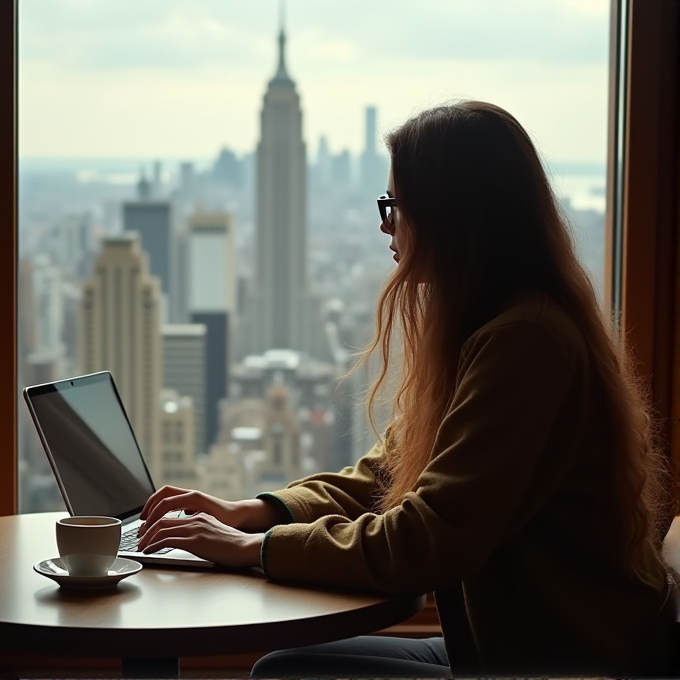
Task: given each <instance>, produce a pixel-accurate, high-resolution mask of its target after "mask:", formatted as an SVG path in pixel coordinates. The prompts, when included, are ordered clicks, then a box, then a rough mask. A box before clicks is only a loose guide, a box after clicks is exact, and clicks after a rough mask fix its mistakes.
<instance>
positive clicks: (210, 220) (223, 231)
mask: <svg viewBox="0 0 680 680" xmlns="http://www.w3.org/2000/svg"><path fill="white" fill-rule="evenodd" d="M188 245H189V247H188V255H189V257H188V281H189V291H188V293H189V295H188V297H189V318H190V321H191V323H192V324H203V325H204V326H205V328H206V334H205V377H204V385H205V400H204V402H203V403H204V405H205V408H204V411H203V413H202V416H203V417H204V418H205V421H204V424H203V426H202V431H203V432H204V435H203V437H204V444H205V447H206V448H209V447H210V444H212V443H213V442H215V441H216V439H217V431H218V418H217V408H218V404H219V401H220V399H223V398H225V397H226V396H227V394H228V371H229V361H230V355H231V353H232V349H231V347H230V344H231V335H232V328H233V327H234V326H235V325H236V310H237V285H236V282H237V277H236V266H235V247H236V246H235V243H234V230H233V225H232V220H231V215H229V214H228V213H196V214H195V215H193V216H192V217H191V218H190V220H189V244H188ZM197 417H198V414H197ZM202 452H205V450H204V451H202Z"/></svg>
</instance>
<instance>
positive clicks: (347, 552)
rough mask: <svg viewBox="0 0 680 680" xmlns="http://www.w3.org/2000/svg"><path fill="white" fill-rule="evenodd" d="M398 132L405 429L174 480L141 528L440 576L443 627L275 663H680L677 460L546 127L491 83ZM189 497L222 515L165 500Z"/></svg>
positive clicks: (303, 569) (310, 565)
mask: <svg viewBox="0 0 680 680" xmlns="http://www.w3.org/2000/svg"><path fill="white" fill-rule="evenodd" d="M387 143H388V147H389V150H390V155H391V162H392V165H391V171H390V178H389V184H388V194H387V196H385V197H381V199H379V201H378V204H379V209H380V211H381V220H382V224H381V229H382V230H383V231H384V232H385V233H386V234H389V235H390V236H391V243H390V248H391V250H393V251H394V259H395V260H396V261H397V262H398V267H397V268H396V269H395V271H394V273H393V274H392V276H391V277H390V279H389V280H388V282H387V284H386V287H385V290H384V292H383V294H382V297H381V300H380V303H379V307H378V320H377V334H376V338H375V341H374V343H373V345H372V347H371V348H370V349H369V350H368V352H367V354H370V353H371V352H372V351H373V350H376V349H379V350H381V352H382V361H383V364H382V365H383V370H382V373H381V375H380V377H379V380H378V383H377V385H376V386H375V387H374V390H373V392H372V396H371V406H372V404H373V401H374V399H375V397H376V392H377V390H378V388H379V387H380V386H381V385H382V384H383V383H385V378H386V377H387V374H388V372H389V371H388V366H389V365H391V364H390V358H391V356H392V354H393V349H392V345H393V339H394V338H395V336H396V334H397V333H398V334H399V338H400V343H401V346H402V355H401V356H402V363H401V375H400V380H401V382H400V383H399V388H398V391H397V394H396V397H395V399H394V410H393V417H392V420H391V424H390V426H389V427H388V430H387V433H386V435H385V437H384V438H379V442H378V443H377V444H376V446H375V447H374V448H373V449H372V450H371V451H370V452H369V453H368V454H367V455H366V456H365V457H364V458H362V459H361V460H360V461H359V462H358V463H357V464H356V466H354V467H353V468H347V469H345V470H343V471H342V472H340V473H339V474H317V475H313V476H311V477H308V478H307V479H305V480H302V481H300V482H296V483H294V484H291V485H290V486H289V487H288V488H287V489H285V490H282V491H278V492H275V493H271V494H263V495H261V496H260V497H258V498H257V499H256V500H253V501H241V502H237V503H228V502H223V501H218V500H217V499H214V498H211V497H208V496H205V495H203V494H200V493H197V492H185V491H184V490H181V489H175V488H168V487H165V488H163V489H161V490H160V491H158V492H157V493H156V494H154V496H152V497H151V498H150V499H149V502H148V503H147V505H146V507H145V509H144V512H143V515H142V517H143V518H146V520H147V523H146V533H145V534H144V536H143V539H142V543H141V545H142V546H143V547H144V548H145V549H146V550H156V549H159V548H161V547H164V546H167V545H173V546H177V547H183V548H186V549H188V550H191V551H192V552H195V553H196V554H198V555H201V556H203V557H207V558H209V559H212V560H215V561H217V562H221V563H223V564H227V565H234V566H246V565H252V566H259V565H260V564H261V565H262V567H263V569H264V570H265V572H266V574H267V575H268V576H269V577H270V578H272V579H282V580H285V579H291V580H293V579H294V580H298V581H304V582H308V583H318V584H323V585H328V586H347V587H351V588H367V589H372V590H376V591H384V592H390V593H399V592H408V593H425V592H430V591H434V593H435V598H436V602H437V609H438V612H439V617H440V621H441V625H442V630H443V640H440V639H432V640H425V641H421V640H413V641H408V642H405V641H402V640H397V641H394V640H389V639H383V638H376V637H365V638H356V639H353V640H348V641H342V642H339V643H332V644H330V645H321V646H316V647H312V648H306V649H299V650H289V651H284V652H277V653H274V654H273V655H268V656H267V657H265V658H264V659H263V660H261V662H259V663H258V664H257V665H256V667H255V669H254V674H256V675H260V676H268V677H281V676H284V675H298V676H299V675H303V674H304V675H340V676H345V677H346V676H348V675H354V676H363V677H367V676H376V675H397V674H400V675H419V676H423V675H446V674H448V673H449V665H450V668H451V670H452V671H453V672H480V673H485V674H490V673H493V674H501V675H511V674H527V673H531V674H551V675H554V674H588V675H593V674H603V675H634V674H638V675H647V676H649V675H654V674H664V673H668V672H669V671H670V669H671V664H672V662H673V660H672V649H671V647H672V645H671V640H670V631H671V626H672V619H673V611H672V606H671V604H672V603H671V600H670V597H669V595H670V592H669V586H668V582H667V575H666V570H665V568H664V565H663V563H662V561H661V558H660V556H659V552H658V546H659V542H660V538H661V536H660V535H659V533H658V530H657V528H658V527H659V521H660V518H661V513H662V512H663V511H664V509H665V508H664V499H665V498H666V494H665V493H664V486H663V484H664V479H663V477H662V474H661V472H660V470H661V469H662V468H661V466H660V465H659V464H658V461H657V457H656V455H655V453H654V449H653V446H652V438H651V433H650V429H649V418H648V415H647V412H646V411H645V408H644V405H643V401H642V399H641V398H640V396H639V392H638V390H637V388H636V385H635V382H634V380H633V378H632V375H631V373H630V372H629V370H628V368H627V364H626V361H625V360H624V356H623V354H622V351H621V349H620V347H619V346H618V344H617V340H616V335H615V334H614V333H613V332H612V331H611V330H610V328H609V324H608V322H607V320H606V319H605V317H604V316H603V315H602V313H601V312H600V309H599V307H598V302H597V298H596V295H595V293H594V291H593V288H592V285H591V283H590V281H589V279H588V276H587V274H586V273H585V272H584V270H583V268H582V266H581V265H580V264H579V262H578V261H577V259H576V256H575V254H574V248H573V244H572V242H571V239H570V237H569V232H568V229H567V227H566V224H565V220H564V219H563V217H562V216H561V214H560V212H559V209H558V207H557V203H556V200H555V197H554V195H553V194H552V192H551V189H550V186H549V183H548V180H547V178H546V175H545V172H544V170H543V168H542V166H541V162H540V160H539V158H538V155H537V153H536V150H535V148H534V147H533V145H532V143H531V141H530V139H529V137H528V135H527V134H526V132H525V131H524V130H523V128H522V127H521V126H520V124H519V123H518V122H517V121H516V120H515V119H514V118H513V117H512V116H511V115H510V114H508V113H507V112H505V111H503V110H502V109H500V108H498V107H496V106H492V105H490V104H485V103H481V102H462V103H458V104H454V105H450V106H442V107H438V108H435V109H431V110H428V111H424V112H423V113H421V114H419V115H417V116H415V117H414V118H412V119H411V120H409V121H407V122H406V123H405V124H404V125H403V126H401V127H400V128H399V129H397V130H396V131H394V132H393V133H391V134H390V135H389V136H388V139H387ZM179 508H186V509H190V510H193V511H195V512H197V513H199V514H197V515H196V516H195V517H194V518H193V519H191V520H173V519H161V518H162V516H163V514H164V513H165V512H167V511H169V510H175V509H179ZM263 532H266V533H263ZM414 664H415V665H414Z"/></svg>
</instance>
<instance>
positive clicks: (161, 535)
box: [139, 497, 264, 567]
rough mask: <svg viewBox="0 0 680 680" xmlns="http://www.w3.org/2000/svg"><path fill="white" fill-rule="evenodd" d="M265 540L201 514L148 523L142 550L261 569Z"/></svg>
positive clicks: (162, 518) (141, 545)
mask: <svg viewBox="0 0 680 680" xmlns="http://www.w3.org/2000/svg"><path fill="white" fill-rule="evenodd" d="M208 498H210V497H208ZM263 540H264V534H247V533H244V532H243V531H239V530H238V529H234V528H233V527H231V526H228V525H226V524H223V523H222V522H220V521H219V520H218V519H216V518H215V517H214V516H211V515H209V514H207V513H205V512H198V513H196V514H194V515H192V516H191V517H186V518H182V519H179V518H171V517H161V518H160V519H158V520H157V521H155V522H153V523H151V521H150V520H147V523H146V531H145V532H144V535H143V536H142V538H141V540H140V541H139V550H141V551H143V552H146V553H149V552H156V551H157V550H161V549H162V548H167V547H171V548H181V549H182V550H188V551H189V552H191V553H193V554H194V555H197V556H198V557H202V558H203V559H206V560H210V561H211V562H216V563H218V564H223V565H225V566H228V567H259V566H260V548H261V547H262V541H263Z"/></svg>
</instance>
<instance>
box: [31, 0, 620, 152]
mask: <svg viewBox="0 0 680 680" xmlns="http://www.w3.org/2000/svg"><path fill="white" fill-rule="evenodd" d="M282 14H283V16H284V23H285V27H286V34H287V38H288V40H287V49H286V62H287V67H288V72H289V74H290V76H291V77H292V78H293V80H295V82H296V85H297V89H298V92H299V94H300V97H301V103H302V109H303V116H304V117H303V135H304V138H305V141H306V143H307V148H308V153H309V155H310V156H313V155H314V154H315V153H316V149H317V148H318V140H319V137H320V135H326V137H327V139H328V142H329V145H330V149H331V151H332V152H334V153H337V152H339V151H341V150H342V149H345V148H347V149H349V150H350V151H351V152H352V153H358V152H360V151H361V150H362V149H363V144H364V115H365V114H364V110H365V107H366V106H368V105H372V106H376V107H377V109H378V128H379V133H381V134H382V133H384V132H385V131H387V130H389V129H391V128H394V127H396V126H397V125H399V124H400V123H401V122H403V121H404V120H405V119H406V118H407V117H408V116H410V115H412V114H414V113H416V112H417V111H419V110H421V109H423V108H426V107H428V106H432V105H435V104H439V103H442V102H445V101H449V100H452V99H459V98H473V99H483V100H488V101H492V102H493V103H495V104H498V105H500V106H503V107H504V108H506V109H507V110H509V111H510V112H511V113H512V114H514V115H515V116H516V117H517V118H518V119H519V120H520V122H521V123H522V124H523V125H524V126H525V127H526V128H527V130H528V131H529V133H530V134H531V135H532V137H533V139H534V141H535V142H536V143H537V145H538V147H539V150H540V151H541V152H542V153H543V155H544V156H545V157H546V158H547V159H548V160H549V161H556V162H570V161H571V162H593V163H604V158H605V152H606V115H607V92H608V82H607V78H608V74H607V60H608V39H609V26H608V22H609V0H288V1H287V2H286V4H285V8H284V9H283V11H281V6H280V4H279V0H19V154H20V157H23V158H46V159H48V158H101V157H106V158H118V157H120V158H125V157H134V158H142V157H148V158H159V159H163V158H185V159H187V160H192V159H198V158H213V157H215V156H216V155H217V153H218V152H219V150H220V149H221V148H223V147H227V148H230V149H232V150H233V151H235V152H236V153H237V154H239V155H242V154H245V153H248V152H251V151H252V150H253V149H254V148H255V145H256V143H257V139H258V137H259V114H260V110H261V107H262V97H263V95H264V92H265V89H266V85H267V81H268V80H269V79H270V78H271V77H272V76H273V75H274V72H275V69H276V63H277V42H276V37H277V33H278V30H279V25H280V21H281V19H280V16H281V15H282Z"/></svg>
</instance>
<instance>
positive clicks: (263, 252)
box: [239, 29, 330, 360]
mask: <svg viewBox="0 0 680 680" xmlns="http://www.w3.org/2000/svg"><path fill="white" fill-rule="evenodd" d="M285 42H286V39H285V34H284V32H283V29H282V30H281V32H280V34H279V60H278V68H277V70H276V73H275V75H274V77H273V78H272V79H271V80H270V81H269V84H268V87H267V91H266V94H265V96H264V103H263V107H262V113H261V118H260V123H261V136H260V141H259V143H258V147H257V189H256V193H257V199H256V206H257V216H256V245H255V248H256V256H255V263H254V270H255V271H254V278H253V280H252V282H251V285H250V294H249V296H248V303H247V306H246V323H245V324H244V333H243V335H242V339H243V342H242V343H241V344H240V347H239V358H242V357H243V356H245V355H246V354H252V353H262V352H264V351H266V350H269V349H293V350H297V351H303V352H307V353H309V354H310V355H311V356H314V357H316V358H318V359H321V360H327V359H328V358H329V354H330V350H329V347H328V342H327V339H326V335H325V329H324V325H323V322H322V320H321V314H320V309H319V303H318V300H317V299H316V297H315V296H314V295H313V294H312V291H311V286H310V281H309V276H308V268H307V211H306V200H307V197H306V184H307V164H306V153H305V143H304V141H303V139H302V111H301V109H300V97H299V96H298V93H297V91H296V88H295V83H294V82H293V80H291V78H290V76H289V75H288V72H287V70H286V63H285Z"/></svg>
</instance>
